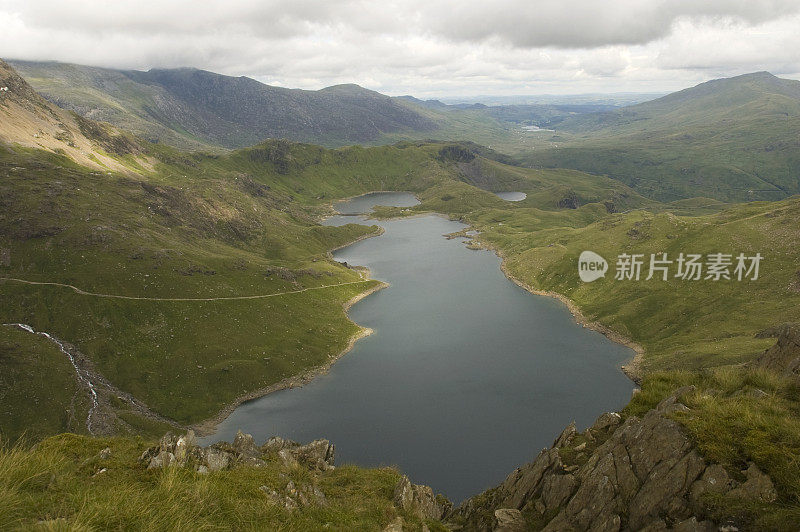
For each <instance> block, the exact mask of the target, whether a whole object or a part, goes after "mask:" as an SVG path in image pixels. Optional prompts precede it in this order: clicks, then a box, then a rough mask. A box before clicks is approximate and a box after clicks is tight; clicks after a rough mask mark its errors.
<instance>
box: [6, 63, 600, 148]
mask: <svg viewBox="0 0 800 532" xmlns="http://www.w3.org/2000/svg"><path fill="white" fill-rule="evenodd" d="M11 64H12V65H13V66H14V67H15V68H16V69H17V70H18V71H19V72H20V74H21V75H22V76H23V77H24V78H25V79H26V80H27V81H28V82H29V83H30V84H31V85H32V86H33V87H34V88H35V89H36V90H37V91H39V92H40V93H41V94H42V95H44V96H45V98H47V99H48V100H50V101H51V102H54V103H55V104H57V105H58V106H60V107H63V108H65V109H69V110H72V111H75V112H76V113H78V114H79V115H81V116H83V117H86V118H90V119H92V120H97V121H100V122H108V123H110V124H113V125H114V126H116V127H119V128H122V129H125V130H128V131H132V132H134V133H136V134H138V135H140V136H142V137H143V138H146V139H148V140H150V141H154V142H160V143H163V144H167V145H170V146H174V147H177V148H180V149H205V150H213V149H219V148H243V147H246V146H251V145H253V144H256V143H258V142H261V141H263V140H264V139H266V138H286V139H288V140H292V141H297V142H311V143H315V144H320V145H324V146H327V147H339V146H345V145H351V144H365V145H375V144H390V143H392V142H396V141H400V140H426V139H431V138H435V139H440V140H455V141H461V140H470V141H474V142H477V143H479V144H484V145H491V146H493V147H496V148H498V149H501V150H503V151H504V152H506V153H514V152H518V151H521V150H523V149H524V147H525V142H523V141H522V137H523V136H525V135H528V134H529V133H527V132H525V130H523V129H522V127H523V126H528V125H536V126H543V125H545V124H547V123H549V122H551V121H558V120H563V119H565V118H567V117H570V116H574V115H575V114H579V113H588V112H594V111H604V110H608V109H612V108H613V105H605V104H593V103H591V102H589V103H585V104H582V103H580V102H579V103H576V104H558V105H550V104H540V105H508V106H493V107H490V106H486V105H483V104H481V103H470V104H457V105H447V104H444V103H442V102H440V101H438V100H420V99H417V98H414V97H413V96H400V97H396V98H395V97H389V96H385V95H383V94H380V93H377V92H375V91H371V90H367V89H364V88H362V87H359V86H358V85H353V84H346V85H336V86H333V87H327V88H325V89H322V90H318V91H308V90H299V89H285V88H281V87H272V86H269V85H265V84H263V83H260V82H258V81H256V80H253V79H250V78H246V77H238V78H236V77H230V76H223V75H220V74H214V73H212V72H206V71H203V70H197V69H192V68H181V69H170V70H160V69H154V70H150V71H148V72H141V71H135V70H114V69H108V68H98V67H90V66H83V65H74V64H65V63H56V62H30V61H11Z"/></svg>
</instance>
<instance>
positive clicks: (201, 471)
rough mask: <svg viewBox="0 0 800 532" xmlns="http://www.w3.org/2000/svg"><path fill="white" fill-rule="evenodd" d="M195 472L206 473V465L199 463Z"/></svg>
mask: <svg viewBox="0 0 800 532" xmlns="http://www.w3.org/2000/svg"><path fill="white" fill-rule="evenodd" d="M197 472H198V473H199V474H201V475H205V474H206V473H208V467H206V466H204V465H199V466H197Z"/></svg>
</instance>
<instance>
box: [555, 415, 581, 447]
mask: <svg viewBox="0 0 800 532" xmlns="http://www.w3.org/2000/svg"><path fill="white" fill-rule="evenodd" d="M577 433H578V430H577V429H576V428H575V422H574V421H573V422H572V423H570V424H569V425H567V427H566V428H565V429H564V430H563V431H561V434H559V435H558V438H556V441H554V442H553V447H566V446H567V445H569V442H571V441H572V438H574V437H575V434H577Z"/></svg>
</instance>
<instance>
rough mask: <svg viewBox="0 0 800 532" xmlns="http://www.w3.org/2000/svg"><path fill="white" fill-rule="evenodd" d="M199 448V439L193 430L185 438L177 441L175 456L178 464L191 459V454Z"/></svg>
mask: <svg viewBox="0 0 800 532" xmlns="http://www.w3.org/2000/svg"><path fill="white" fill-rule="evenodd" d="M196 446H197V438H196V437H195V435H194V431H193V430H189V431H188V432H187V433H186V434H185V435H184V436H181V437H180V438H178V439H177V440H176V441H175V447H174V454H175V459H176V460H177V461H178V463H180V464H183V463H185V462H186V459H187V458H188V457H189V452H190V451H191V449H192V448H193V447H196Z"/></svg>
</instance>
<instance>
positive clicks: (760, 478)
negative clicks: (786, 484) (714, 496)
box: [728, 463, 778, 502]
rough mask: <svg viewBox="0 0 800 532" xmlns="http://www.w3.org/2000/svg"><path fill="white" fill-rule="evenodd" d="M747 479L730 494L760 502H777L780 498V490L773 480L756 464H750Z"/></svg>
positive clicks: (729, 494) (729, 493)
mask: <svg viewBox="0 0 800 532" xmlns="http://www.w3.org/2000/svg"><path fill="white" fill-rule="evenodd" d="M745 476H746V477H747V480H745V482H744V483H743V484H742V485H741V486H739V487H738V488H734V489H732V490H731V491H729V492H728V496H730V497H736V498H740V499H750V500H756V501H759V502H775V501H776V500H777V499H778V492H777V491H775V486H774V485H773V484H772V480H771V479H770V478H769V476H767V475H766V474H764V473H762V472H761V470H760V469H759V468H758V466H757V465H755V464H752V463H751V464H750V466H749V467H748V468H747V471H746V472H745Z"/></svg>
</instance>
